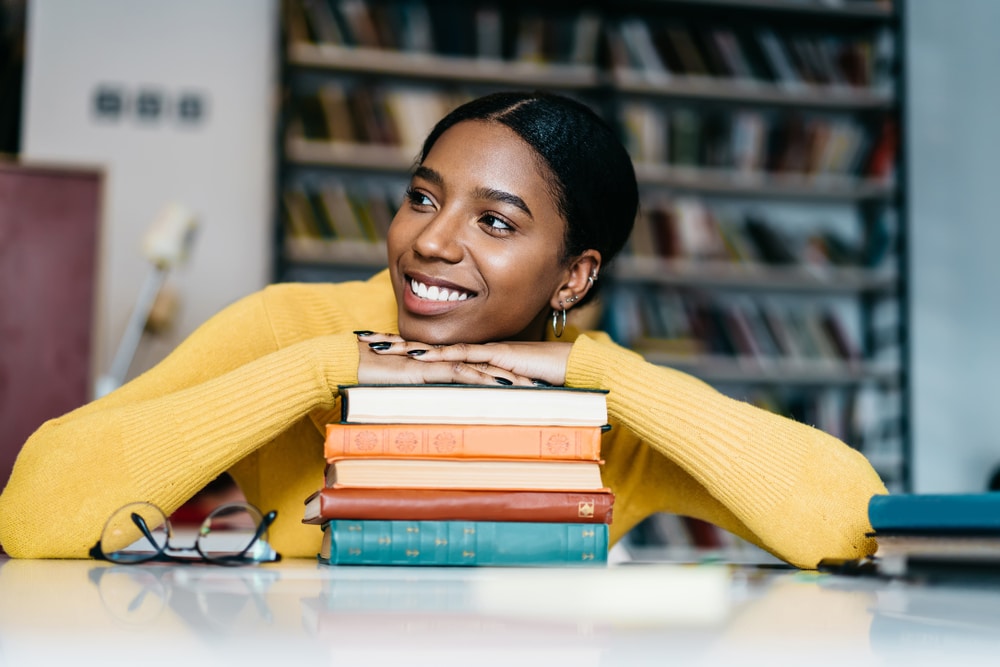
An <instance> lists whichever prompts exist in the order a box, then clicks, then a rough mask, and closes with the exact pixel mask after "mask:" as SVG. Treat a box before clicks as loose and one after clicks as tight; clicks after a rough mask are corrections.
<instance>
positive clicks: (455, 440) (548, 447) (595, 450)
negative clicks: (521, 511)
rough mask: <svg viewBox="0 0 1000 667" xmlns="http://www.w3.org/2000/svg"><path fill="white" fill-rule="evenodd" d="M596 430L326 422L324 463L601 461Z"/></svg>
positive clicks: (601, 429)
mask: <svg viewBox="0 0 1000 667" xmlns="http://www.w3.org/2000/svg"><path fill="white" fill-rule="evenodd" d="M603 432H604V428H603V427H600V426H525V425H521V424H493V425H488V424H431V425H425V424H419V425H414V424H383V425H373V424H327V427H326V439H325V443H324V455H325V456H326V458H327V460H328V461H329V460H333V459H337V458H344V457H348V456H363V457H380V456H386V457H410V458H441V457H445V458H499V459H563V460H568V459H579V460H585V461H597V460H599V459H600V457H601V435H602V433H603Z"/></svg>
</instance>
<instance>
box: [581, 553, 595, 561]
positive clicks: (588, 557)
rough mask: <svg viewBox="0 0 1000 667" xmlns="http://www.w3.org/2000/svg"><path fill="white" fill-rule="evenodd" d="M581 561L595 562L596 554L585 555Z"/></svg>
mask: <svg viewBox="0 0 1000 667" xmlns="http://www.w3.org/2000/svg"><path fill="white" fill-rule="evenodd" d="M581 560H594V554H592V553H590V554H583V557H582V558H581Z"/></svg>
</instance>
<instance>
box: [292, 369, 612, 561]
mask: <svg viewBox="0 0 1000 667" xmlns="http://www.w3.org/2000/svg"><path fill="white" fill-rule="evenodd" d="M340 392H341V397H342V404H341V406H342V407H341V410H342V414H341V421H340V423H335V424H329V425H328V426H327V435H326V442H325V456H326V459H327V471H326V480H325V484H324V486H323V488H322V489H320V490H319V491H318V492H317V493H315V494H313V495H312V496H310V497H309V498H308V499H306V508H305V515H304V517H303V521H304V522H305V523H309V524H316V525H319V526H321V527H322V529H323V542H322V548H321V550H320V554H319V559H320V562H323V563H327V564H331V565H339V564H345V565H346V564H353V565H558V566H567V565H593V564H603V563H606V562H607V552H608V527H609V524H610V523H611V514H612V507H613V504H614V495H613V494H612V493H611V491H610V490H609V489H608V488H606V487H605V486H604V485H603V483H602V481H601V471H600V465H601V456H600V455H601V452H600V446H601V435H602V433H603V432H604V430H605V429H606V428H607V403H606V396H605V392H603V391H599V390H588V389H568V388H563V387H523V388H522V387H488V386H473V385H350V386H344V387H341V388H340Z"/></svg>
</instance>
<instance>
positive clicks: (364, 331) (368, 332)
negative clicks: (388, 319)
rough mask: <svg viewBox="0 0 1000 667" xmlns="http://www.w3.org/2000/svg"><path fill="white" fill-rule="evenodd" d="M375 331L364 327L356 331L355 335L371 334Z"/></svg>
mask: <svg viewBox="0 0 1000 667" xmlns="http://www.w3.org/2000/svg"><path fill="white" fill-rule="evenodd" d="M373 333H375V332H374V331H368V330H367V329H362V330H360V331H355V332H354V335H355V336H371V335H372V334H373Z"/></svg>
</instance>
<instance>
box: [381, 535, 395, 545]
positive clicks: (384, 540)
mask: <svg viewBox="0 0 1000 667" xmlns="http://www.w3.org/2000/svg"><path fill="white" fill-rule="evenodd" d="M378 543H379V544H392V538H391V537H389V536H387V535H386V536H382V537H380V538H378Z"/></svg>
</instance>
